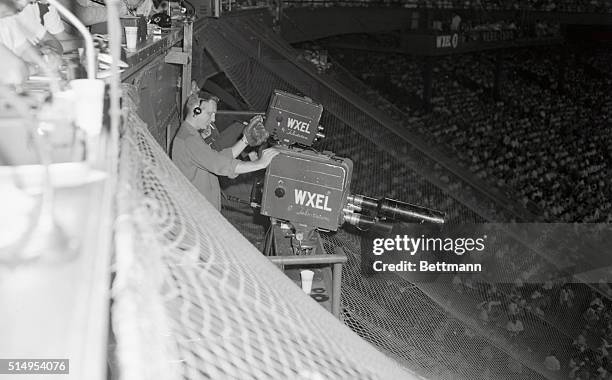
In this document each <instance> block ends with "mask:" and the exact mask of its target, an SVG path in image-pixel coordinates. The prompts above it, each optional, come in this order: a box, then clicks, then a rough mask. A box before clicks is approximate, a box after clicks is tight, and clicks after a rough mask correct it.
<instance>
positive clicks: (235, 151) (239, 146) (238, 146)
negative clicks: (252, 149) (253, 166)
mask: <svg viewBox="0 0 612 380" xmlns="http://www.w3.org/2000/svg"><path fill="white" fill-rule="evenodd" d="M247 146H248V143H247V142H246V141H244V137H242V138H240V140H238V141H237V142H236V143H235V144H234V146H232V158H236V157H238V156H239V155H240V153H242V151H243V150H244V148H246V147H247Z"/></svg>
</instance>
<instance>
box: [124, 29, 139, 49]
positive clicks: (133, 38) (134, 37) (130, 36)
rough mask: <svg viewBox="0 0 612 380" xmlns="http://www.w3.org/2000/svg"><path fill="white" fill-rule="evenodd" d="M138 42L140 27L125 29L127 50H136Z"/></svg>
mask: <svg viewBox="0 0 612 380" xmlns="http://www.w3.org/2000/svg"><path fill="white" fill-rule="evenodd" d="M137 41H138V27H137V26H126V27H125V42H126V44H127V48H128V49H130V50H134V49H136V42H137Z"/></svg>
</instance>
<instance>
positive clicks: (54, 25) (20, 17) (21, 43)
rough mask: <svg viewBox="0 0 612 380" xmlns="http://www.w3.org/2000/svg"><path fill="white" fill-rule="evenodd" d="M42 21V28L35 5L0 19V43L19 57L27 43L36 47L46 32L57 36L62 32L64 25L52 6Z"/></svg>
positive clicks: (37, 8)
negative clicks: (43, 22)
mask: <svg viewBox="0 0 612 380" xmlns="http://www.w3.org/2000/svg"><path fill="white" fill-rule="evenodd" d="M43 19H44V21H45V25H44V26H43V24H41V22H40V9H39V7H38V5H36V4H29V5H27V6H26V7H25V8H24V9H23V10H22V11H21V12H19V13H18V14H16V15H13V16H9V17H4V18H0V43H1V44H2V45H4V46H6V47H7V48H8V49H9V50H11V51H12V52H13V53H15V54H16V55H18V56H19V55H21V54H22V53H23V52H24V50H25V49H26V47H27V46H28V44H29V43H30V44H33V45H36V44H37V43H38V42H39V41H40V40H41V39H42V38H43V37H44V35H45V34H46V33H47V32H49V33H51V34H58V33H61V32H63V31H64V24H63V23H62V21H61V19H60V17H59V14H58V13H57V10H56V9H55V8H54V7H53V6H49V12H47V13H46V14H45V15H44V16H43Z"/></svg>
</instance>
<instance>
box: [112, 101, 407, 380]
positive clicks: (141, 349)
mask: <svg viewBox="0 0 612 380" xmlns="http://www.w3.org/2000/svg"><path fill="white" fill-rule="evenodd" d="M124 106H125V118H126V123H125V125H127V128H126V129H125V130H124V131H123V133H122V137H121V141H120V147H121V151H120V172H119V185H118V189H119V190H118V215H119V216H118V219H117V232H116V242H117V258H116V265H117V267H116V277H115V281H114V286H113V300H114V303H113V306H112V322H113V330H114V332H115V335H116V337H117V349H116V350H117V357H118V361H119V368H120V377H121V378H122V379H130V380H133V379H161V378H163V379H181V378H182V379H203V378H210V379H252V378H278V379H329V378H333V379H375V378H389V379H398V378H405V379H407V378H415V376H414V375H412V374H411V373H410V372H407V371H406V369H403V368H402V367H400V366H399V365H398V364H397V363H396V362H394V361H393V360H391V359H389V358H388V357H386V356H385V355H383V354H381V353H380V352H378V351H377V350H376V349H374V348H373V347H372V346H370V345H369V344H368V343H366V342H365V341H363V340H361V339H360V338H359V337H358V336H357V335H355V334H354V333H353V332H352V331H351V330H350V329H348V328H347V327H346V326H344V325H343V324H341V323H340V322H339V321H338V320H337V319H335V318H334V317H333V316H332V315H331V314H329V313H328V312H326V311H325V310H324V309H323V308H320V307H319V306H318V305H317V304H316V303H315V302H314V301H313V300H311V299H310V298H309V297H307V296H305V295H304V294H303V292H302V291H301V290H300V289H299V287H297V286H295V284H294V283H293V282H292V281H291V280H289V279H288V278H287V277H286V276H285V275H284V274H283V273H282V272H281V271H279V270H278V269H277V268H276V267H275V266H274V265H273V264H271V263H270V262H269V261H268V260H267V259H266V258H265V257H264V256H263V255H261V253H260V252H258V251H257V250H256V249H255V248H254V247H253V246H252V245H251V244H249V242H248V241H247V240H246V239H245V238H243V237H242V236H241V235H240V234H239V233H238V231H236V230H235V229H234V228H233V227H232V226H231V225H230V224H229V223H228V222H227V221H226V220H225V219H224V218H223V217H222V216H221V215H220V214H219V213H218V212H216V211H215V210H214V208H213V207H212V206H211V205H210V204H209V203H208V202H207V201H206V200H205V199H204V198H203V197H202V196H201V195H200V194H199V193H198V191H197V190H196V189H195V188H194V187H193V186H192V185H191V184H190V183H189V182H188V181H187V180H186V179H185V178H184V177H183V175H182V174H181V173H180V172H179V171H178V170H177V169H176V167H175V166H174V165H173V164H172V162H171V161H170V160H169V158H168V157H167V156H166V154H165V153H164V151H163V149H162V148H161V147H159V146H158V145H157V143H156V142H155V140H154V139H153V137H152V136H151V134H150V133H149V132H148V130H147V128H146V125H145V124H144V123H143V122H142V120H140V119H139V118H138V116H137V115H136V113H135V111H134V106H133V103H132V101H130V99H129V98H126V99H125V102H124Z"/></svg>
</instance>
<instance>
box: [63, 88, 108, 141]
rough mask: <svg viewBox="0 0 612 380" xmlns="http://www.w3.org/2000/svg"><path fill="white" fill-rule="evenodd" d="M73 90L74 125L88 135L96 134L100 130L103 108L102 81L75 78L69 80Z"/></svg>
mask: <svg viewBox="0 0 612 380" xmlns="http://www.w3.org/2000/svg"><path fill="white" fill-rule="evenodd" d="M70 87H71V88H72V90H73V91H74V96H75V100H76V101H75V103H74V104H75V109H74V119H75V122H76V125H77V126H78V127H79V128H81V129H83V130H84V131H85V132H86V133H87V134H88V135H90V136H97V135H99V134H100V131H101V130H102V112H103V110H104V81H102V80H99V79H75V80H72V81H70Z"/></svg>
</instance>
